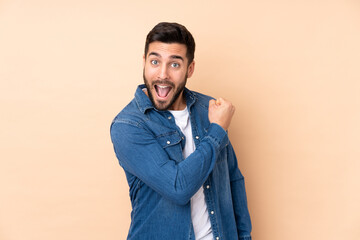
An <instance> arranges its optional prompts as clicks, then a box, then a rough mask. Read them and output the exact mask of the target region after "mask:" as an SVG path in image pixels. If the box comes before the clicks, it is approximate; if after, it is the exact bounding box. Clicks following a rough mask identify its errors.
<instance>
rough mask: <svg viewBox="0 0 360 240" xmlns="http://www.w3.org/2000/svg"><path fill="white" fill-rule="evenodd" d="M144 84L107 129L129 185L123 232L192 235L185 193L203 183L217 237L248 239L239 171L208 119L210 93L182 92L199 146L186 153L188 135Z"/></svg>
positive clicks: (178, 238) (174, 237)
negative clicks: (128, 209) (126, 222)
mask: <svg viewBox="0 0 360 240" xmlns="http://www.w3.org/2000/svg"><path fill="white" fill-rule="evenodd" d="M142 88H145V86H144V85H140V86H138V89H137V90H136V93H135V98H134V99H133V100H132V101H131V102H130V103H129V104H128V105H127V106H126V107H125V108H124V109H123V110H122V111H121V112H120V113H119V114H118V115H117V116H116V117H115V119H114V120H113V122H112V124H111V130H110V132H111V139H112V142H113V144H114V149H115V153H116V156H117V158H118V160H119V163H120V165H121V166H122V167H123V169H124V171H125V174H126V178H127V181H128V184H129V188H130V200H131V205H132V212H131V225H130V229H129V233H128V238H127V239H132V240H137V239H139V240H147V239H149V240H153V239H160V240H163V239H164V240H167V239H171V240H184V239H186V240H187V239H189V240H192V239H195V236H194V230H193V227H192V223H191V212H190V198H191V197H192V196H193V195H194V194H195V193H196V192H197V190H198V189H199V188H200V187H201V186H203V187H204V194H205V200H206V203H207V206H208V211H209V217H210V221H211V227H212V231H213V235H214V238H215V239H224V240H225V239H226V240H232V239H243V240H250V239H251V236H250V232H251V222H250V216H249V212H248V207H247V200H246V193H245V185H244V177H243V176H242V174H241V172H240V170H239V169H238V165H237V159H236V156H235V153H234V150H233V147H232V146H231V143H230V142H229V139H228V136H227V133H226V131H224V129H223V128H222V127H221V126H219V125H217V124H215V123H211V124H210V123H209V120H208V103H209V100H210V99H211V98H210V97H208V96H205V95H203V94H200V93H196V92H192V91H190V90H188V89H185V91H184V94H185V98H186V103H187V107H188V109H189V113H190V120H191V125H192V131H193V136H194V141H195V145H196V150H195V151H194V152H193V153H192V154H191V155H190V156H189V157H187V158H186V159H184V158H183V155H182V149H183V147H184V144H185V141H186V139H185V136H184V135H183V134H182V132H181V130H180V129H179V128H178V127H177V125H176V124H175V119H174V117H173V116H172V115H171V113H170V112H169V111H158V110H157V109H155V108H154V107H153V105H152V103H151V101H150V100H149V98H148V97H147V96H146V94H145V93H144V92H143V91H142Z"/></svg>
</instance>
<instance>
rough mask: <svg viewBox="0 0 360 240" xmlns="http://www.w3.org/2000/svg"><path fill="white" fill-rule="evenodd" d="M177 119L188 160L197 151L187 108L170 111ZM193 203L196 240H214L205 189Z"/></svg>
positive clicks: (201, 189) (192, 211) (193, 198)
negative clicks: (183, 137)
mask: <svg viewBox="0 0 360 240" xmlns="http://www.w3.org/2000/svg"><path fill="white" fill-rule="evenodd" d="M170 112H171V114H172V115H173V116H174V118H175V123H176V125H177V126H178V127H179V128H180V130H181V131H182V133H183V134H184V135H185V137H186V142H185V148H184V149H183V156H184V158H187V157H188V156H189V155H190V154H191V153H192V152H194V151H195V142H194V138H193V135H192V130H191V122H190V118H189V111H188V109H187V107H186V108H185V109H184V110H180V111H173V110H172V111H170ZM190 202H191V219H192V223H193V227H194V232H195V239H196V240H212V239H214V237H213V234H212V230H211V223H210V218H209V213H208V209H207V205H206V202H205V195H204V189H203V187H202V186H201V187H200V189H199V190H198V191H197V192H196V193H195V194H194V196H193V197H192V198H191V200H190Z"/></svg>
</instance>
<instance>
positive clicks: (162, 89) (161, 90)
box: [154, 85, 172, 98]
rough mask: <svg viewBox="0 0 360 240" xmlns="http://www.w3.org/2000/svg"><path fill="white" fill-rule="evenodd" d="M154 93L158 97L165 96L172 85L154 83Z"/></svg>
mask: <svg viewBox="0 0 360 240" xmlns="http://www.w3.org/2000/svg"><path fill="white" fill-rule="evenodd" d="M154 87H155V91H156V94H157V96H158V97H159V98H166V97H167V96H168V95H169V92H170V90H171V89H172V87H170V86H165V85H154Z"/></svg>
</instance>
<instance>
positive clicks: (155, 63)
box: [150, 60, 158, 65]
mask: <svg viewBox="0 0 360 240" xmlns="http://www.w3.org/2000/svg"><path fill="white" fill-rule="evenodd" d="M150 63H151V64H152V65H157V64H158V61H157V60H151V61H150Z"/></svg>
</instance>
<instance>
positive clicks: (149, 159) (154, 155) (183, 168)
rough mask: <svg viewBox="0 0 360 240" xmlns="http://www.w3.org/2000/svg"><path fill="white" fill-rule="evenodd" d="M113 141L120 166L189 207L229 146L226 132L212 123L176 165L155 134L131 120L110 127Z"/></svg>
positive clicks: (160, 192) (118, 122) (173, 199)
mask: <svg viewBox="0 0 360 240" xmlns="http://www.w3.org/2000/svg"><path fill="white" fill-rule="evenodd" d="M111 139H112V142H113V144H114V149H115V153H116V156H117V158H118V160H119V163H120V165H121V166H122V167H123V168H124V169H125V170H126V171H128V172H130V173H131V174H133V175H135V176H136V177H138V178H139V179H141V180H142V181H143V182H144V183H145V184H147V185H148V186H149V187H151V188H152V189H154V190H155V191H156V192H158V193H159V194H161V195H162V196H163V197H165V198H167V199H169V200H171V201H173V202H175V203H177V204H181V205H183V204H187V203H188V202H189V200H190V198H191V197H192V196H193V194H195V193H196V191H197V190H198V189H199V188H200V186H201V185H202V184H203V183H204V182H205V180H206V178H207V177H208V175H209V174H210V172H211V171H212V169H213V167H214V164H215V162H216V159H217V157H218V154H219V153H220V151H221V150H222V149H223V148H224V147H225V146H226V144H227V143H228V141H229V140H228V137H227V134H226V132H225V131H224V130H223V129H222V127H221V126H219V125H218V124H214V123H212V124H210V127H209V129H208V132H207V135H206V136H205V137H204V138H203V139H202V141H201V143H200V144H199V146H198V147H197V148H196V150H195V151H194V152H193V153H192V154H191V155H190V156H189V157H188V158H186V159H185V160H183V161H181V162H180V163H177V162H176V161H175V160H173V159H169V157H168V155H167V154H166V152H165V151H164V149H163V148H162V146H160V144H159V143H158V142H157V140H156V139H155V137H154V136H153V134H152V133H150V132H149V131H148V130H146V129H145V128H143V127H142V126H141V125H139V124H136V123H132V122H129V121H126V122H125V121H124V122H122V121H116V122H114V123H113V124H112V126H111Z"/></svg>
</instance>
